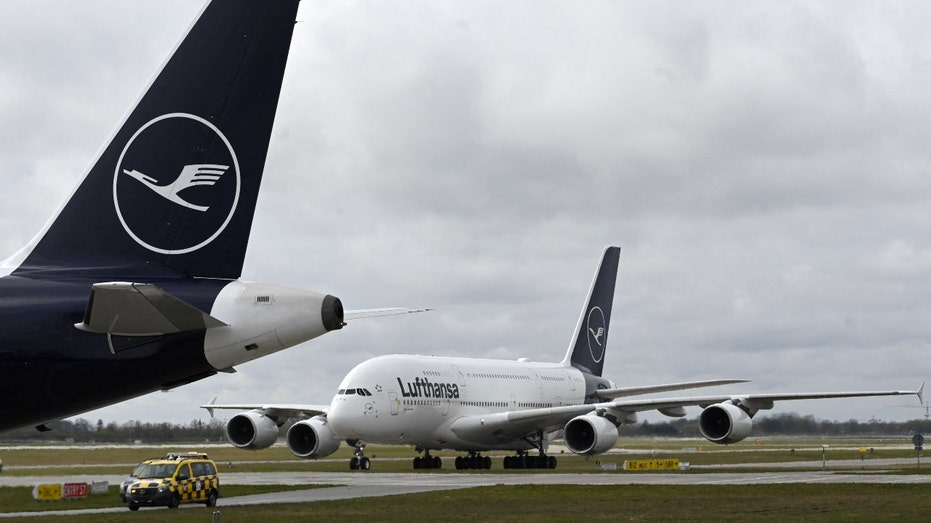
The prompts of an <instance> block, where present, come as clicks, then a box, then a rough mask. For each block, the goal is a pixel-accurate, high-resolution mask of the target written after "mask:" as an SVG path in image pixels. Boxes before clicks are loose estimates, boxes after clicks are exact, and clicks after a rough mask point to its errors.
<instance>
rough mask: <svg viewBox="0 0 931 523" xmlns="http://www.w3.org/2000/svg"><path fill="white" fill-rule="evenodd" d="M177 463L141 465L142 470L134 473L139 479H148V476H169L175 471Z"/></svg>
mask: <svg viewBox="0 0 931 523" xmlns="http://www.w3.org/2000/svg"><path fill="white" fill-rule="evenodd" d="M176 466H177V465H171V464H165V465H143V466H142V470H140V471H139V474H138V475H136V477H137V478H139V479H149V478H170V477H171V475H172V474H174V473H175V467H176Z"/></svg>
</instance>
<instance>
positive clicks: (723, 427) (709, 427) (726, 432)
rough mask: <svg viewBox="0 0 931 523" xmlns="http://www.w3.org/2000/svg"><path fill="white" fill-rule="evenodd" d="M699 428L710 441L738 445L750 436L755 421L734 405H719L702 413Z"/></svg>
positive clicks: (699, 418)
mask: <svg viewBox="0 0 931 523" xmlns="http://www.w3.org/2000/svg"><path fill="white" fill-rule="evenodd" d="M698 427H699V429H700V430H701V435H702V436H704V437H705V439H707V440H708V441H711V442H713V443H721V444H726V443H737V442H738V441H741V440H743V439H744V438H746V437H747V436H749V435H750V431H751V430H752V429H753V421H751V420H750V416H749V415H748V414H747V413H746V412H744V410H743V409H741V408H740V407H738V406H736V405H734V404H732V403H718V404H716V405H711V406H710V407H708V408H706V409H705V410H703V411H702V413H701V415H700V416H699V417H698Z"/></svg>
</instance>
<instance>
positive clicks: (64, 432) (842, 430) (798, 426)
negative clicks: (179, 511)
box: [0, 413, 931, 443]
mask: <svg viewBox="0 0 931 523" xmlns="http://www.w3.org/2000/svg"><path fill="white" fill-rule="evenodd" d="M48 426H49V428H51V429H52V430H50V431H47V432H39V431H37V430H36V429H34V428H26V429H19V430H13V431H6V432H0V443H11V442H36V443H41V442H74V443H174V442H178V443H181V442H222V441H226V424H225V422H224V421H221V420H218V419H211V420H209V421H206V422H205V421H202V420H199V419H195V420H193V421H191V422H190V423H187V424H178V423H169V422H161V423H150V422H145V423H143V422H141V421H128V422H125V423H116V422H109V423H104V421H103V420H101V419H98V420H97V422H96V423H93V422H91V421H88V420H86V419H84V418H76V419H73V420H62V421H58V422H55V423H49V424H48ZM618 432H619V433H620V435H621V436H625V437H637V436H651V437H670V438H675V437H682V438H698V437H701V432H700V431H699V429H698V418H680V419H676V420H671V421H666V422H662V423H650V422H649V421H642V422H640V423H637V424H633V425H621V426H620V428H619V429H618ZM915 433H921V434H931V420H928V419H916V420H910V421H901V422H897V421H880V420H870V421H866V422H864V421H857V420H848V421H826V420H819V419H816V418H815V417H814V416H800V415H798V414H795V413H788V414H776V415H767V416H757V417H756V418H754V420H753V437H760V436H834V437H837V436H887V437H888V436H902V437H910V436H911V435H912V434H915Z"/></svg>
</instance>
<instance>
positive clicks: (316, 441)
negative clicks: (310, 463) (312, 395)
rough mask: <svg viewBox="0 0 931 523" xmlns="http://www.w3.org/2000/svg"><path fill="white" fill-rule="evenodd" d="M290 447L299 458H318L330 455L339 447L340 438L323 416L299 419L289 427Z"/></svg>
mask: <svg viewBox="0 0 931 523" xmlns="http://www.w3.org/2000/svg"><path fill="white" fill-rule="evenodd" d="M287 439H288V449H290V450H291V453H292V454H294V455H295V456H297V457H299V458H308V459H316V458H322V457H325V456H329V455H330V454H332V453H334V452H336V450H337V449H338V448H339V443H340V441H341V440H340V438H339V436H337V435H336V434H334V433H333V431H332V430H331V429H330V426H329V425H328V424H327V420H326V418H325V417H323V416H314V417H313V418H310V419H308V420H304V421H299V422H297V423H295V424H294V425H292V426H291V428H290V429H288V438H287Z"/></svg>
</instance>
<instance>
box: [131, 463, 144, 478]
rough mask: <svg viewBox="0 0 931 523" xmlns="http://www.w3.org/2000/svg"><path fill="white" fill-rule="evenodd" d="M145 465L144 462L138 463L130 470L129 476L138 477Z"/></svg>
mask: <svg viewBox="0 0 931 523" xmlns="http://www.w3.org/2000/svg"><path fill="white" fill-rule="evenodd" d="M145 466H146V464H145V463H140V464H139V465H137V466H136V468H135V469H134V470H133V471H132V473H131V474H130V475H129V477H131V478H136V477H139V473H140V472H142V469H144V468H145Z"/></svg>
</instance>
